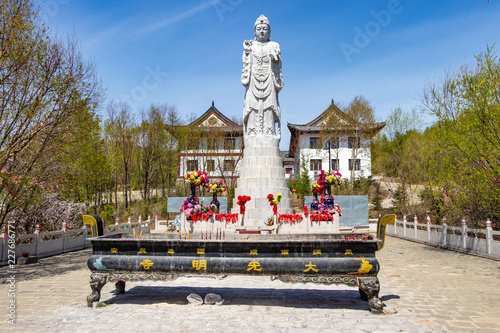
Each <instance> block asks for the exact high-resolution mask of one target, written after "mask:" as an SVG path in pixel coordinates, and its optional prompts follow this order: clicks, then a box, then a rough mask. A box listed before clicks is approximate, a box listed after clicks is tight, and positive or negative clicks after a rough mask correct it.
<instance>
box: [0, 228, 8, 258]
mask: <svg viewBox="0 0 500 333" xmlns="http://www.w3.org/2000/svg"><path fill="white" fill-rule="evenodd" d="M3 230H4V231H3V233H2V236H1V237H0V238H1V239H2V243H1V244H0V245H1V246H2V252H1V255H0V261H7V258H8V256H7V254H8V253H9V249H8V232H7V226H6V225H3Z"/></svg>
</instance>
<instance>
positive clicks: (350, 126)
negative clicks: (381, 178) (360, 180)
mask: <svg viewBox="0 0 500 333" xmlns="http://www.w3.org/2000/svg"><path fill="white" fill-rule="evenodd" d="M287 125H288V129H289V130H290V132H291V137H290V147H289V152H288V157H289V158H290V159H293V161H294V168H293V170H295V173H294V175H292V177H293V176H297V175H298V172H302V170H301V166H302V165H304V166H305V167H306V168H307V170H308V172H309V177H310V178H311V179H315V177H316V176H317V175H318V174H319V173H320V170H328V169H331V170H335V171H339V172H340V173H341V174H342V178H349V179H350V178H356V177H359V176H363V177H369V176H371V152H370V141H371V139H372V138H373V137H374V136H375V135H376V134H377V133H378V132H380V130H382V128H384V126H385V123H383V122H382V123H370V124H362V123H360V122H357V121H355V120H353V119H351V118H350V117H349V116H348V115H347V114H346V113H344V112H343V111H342V110H340V109H339V108H338V107H337V106H336V105H335V103H334V102H333V100H332V103H331V104H330V105H329V106H328V108H327V109H326V110H325V111H323V112H322V113H321V114H320V115H319V116H318V117H316V118H315V119H313V120H311V121H310V122H308V123H306V124H302V125H299V124H290V123H288V124H287ZM330 161H331V162H330ZM330 163H331V164H330Z"/></svg>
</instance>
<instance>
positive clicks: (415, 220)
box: [413, 214, 418, 239]
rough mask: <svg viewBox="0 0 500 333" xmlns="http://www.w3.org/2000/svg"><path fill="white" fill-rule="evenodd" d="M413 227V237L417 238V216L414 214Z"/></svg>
mask: <svg viewBox="0 0 500 333" xmlns="http://www.w3.org/2000/svg"><path fill="white" fill-rule="evenodd" d="M413 228H415V239H418V233H417V231H418V217H417V215H416V214H415V216H414V217H413Z"/></svg>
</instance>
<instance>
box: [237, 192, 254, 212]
mask: <svg viewBox="0 0 500 333" xmlns="http://www.w3.org/2000/svg"><path fill="white" fill-rule="evenodd" d="M250 199H251V198H250V197H249V196H248V195H238V202H236V203H237V204H238V205H240V214H241V215H243V214H245V204H246V203H247V202H248V201H250Z"/></svg>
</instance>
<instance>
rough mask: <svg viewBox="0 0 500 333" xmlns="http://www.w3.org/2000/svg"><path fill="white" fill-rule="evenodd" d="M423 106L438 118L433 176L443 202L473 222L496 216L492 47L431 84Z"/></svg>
mask: <svg viewBox="0 0 500 333" xmlns="http://www.w3.org/2000/svg"><path fill="white" fill-rule="evenodd" d="M422 106H423V109H424V110H425V111H427V112H429V113H430V114H432V115H433V116H435V117H436V119H437V123H436V125H435V126H434V127H435V130H434V131H433V134H434V135H433V139H434V140H435V148H434V149H435V150H438V151H439V152H440V153H442V155H441V156H442V160H441V162H440V163H441V167H440V170H439V172H438V174H437V173H436V174H435V177H436V180H437V181H439V184H440V185H441V186H442V187H444V188H445V190H446V192H447V200H448V201H447V202H446V203H445V205H448V207H453V208H454V209H456V210H457V212H458V214H457V215H462V216H464V217H468V218H469V219H470V220H471V221H472V222H474V223H475V225H479V224H480V223H484V221H485V220H486V218H488V217H489V216H492V217H494V222H495V223H496V224H497V226H498V225H499V222H498V221H499V218H500V210H499V207H500V121H499V119H500V61H499V59H498V57H497V55H496V52H495V50H494V48H493V47H488V48H487V50H486V51H485V52H483V53H481V54H479V55H478V56H476V61H475V63H474V64H472V65H464V66H462V68H461V69H460V70H459V71H458V72H457V73H455V74H450V75H448V76H446V77H445V78H444V80H443V81H441V82H438V83H435V84H429V85H428V86H427V87H426V88H425V89H424V92H423V94H422Z"/></svg>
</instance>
